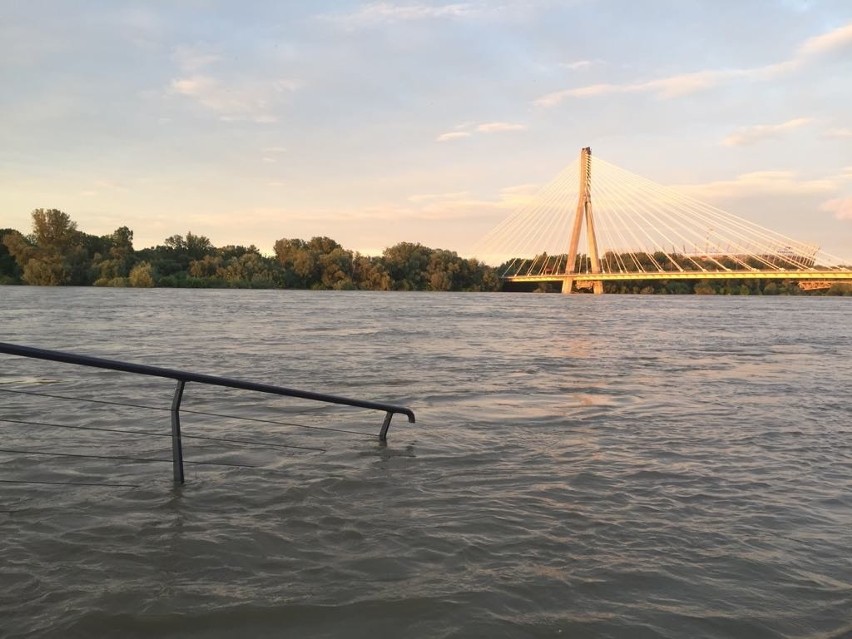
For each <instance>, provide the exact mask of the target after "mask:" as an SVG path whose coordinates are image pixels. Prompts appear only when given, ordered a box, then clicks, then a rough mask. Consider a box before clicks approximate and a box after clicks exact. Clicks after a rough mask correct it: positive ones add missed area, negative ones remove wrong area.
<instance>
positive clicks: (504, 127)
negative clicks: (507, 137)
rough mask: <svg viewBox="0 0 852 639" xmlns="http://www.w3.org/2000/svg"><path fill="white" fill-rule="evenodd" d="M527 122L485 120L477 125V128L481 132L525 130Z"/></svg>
mask: <svg viewBox="0 0 852 639" xmlns="http://www.w3.org/2000/svg"><path fill="white" fill-rule="evenodd" d="M526 128H527V125H526V124H517V123H512V122H485V123H483V124H479V125H477V126H476V130H477V131H479V132H480V133H502V132H504V131H524V130H526Z"/></svg>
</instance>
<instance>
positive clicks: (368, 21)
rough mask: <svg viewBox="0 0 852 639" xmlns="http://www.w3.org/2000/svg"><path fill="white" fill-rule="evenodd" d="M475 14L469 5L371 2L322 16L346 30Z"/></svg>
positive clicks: (474, 10)
mask: <svg viewBox="0 0 852 639" xmlns="http://www.w3.org/2000/svg"><path fill="white" fill-rule="evenodd" d="M475 12H476V7H474V6H473V5H472V4H469V3H456V4H431V3H418V2H411V3H404V4H395V3H392V2H372V3H370V4H366V5H364V6H363V7H360V8H359V9H357V10H356V11H351V12H339V13H329V14H325V15H324V16H322V17H323V18H325V19H326V20H330V21H332V22H335V23H337V24H340V25H342V26H344V27H348V28H356V27H363V26H371V25H381V24H387V23H392V22H404V21H405V22H408V21H415V20H435V19H442V18H443V19H447V18H463V17H466V16H469V15H471V14H473V13H475Z"/></svg>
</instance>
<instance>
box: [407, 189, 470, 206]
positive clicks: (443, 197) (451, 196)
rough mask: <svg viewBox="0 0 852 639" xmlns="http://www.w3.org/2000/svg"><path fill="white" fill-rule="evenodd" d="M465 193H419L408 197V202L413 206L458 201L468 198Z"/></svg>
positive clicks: (467, 194)
mask: <svg viewBox="0 0 852 639" xmlns="http://www.w3.org/2000/svg"><path fill="white" fill-rule="evenodd" d="M469 196H470V194H469V193H468V192H467V191H456V192H454V193H419V194H416V195H410V196H408V201H409V202H413V203H414V204H422V203H425V202H440V201H447V200H459V199H463V198H467V197H469Z"/></svg>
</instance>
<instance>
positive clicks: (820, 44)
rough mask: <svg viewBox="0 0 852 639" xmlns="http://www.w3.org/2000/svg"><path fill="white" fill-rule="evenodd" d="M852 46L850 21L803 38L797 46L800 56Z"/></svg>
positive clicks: (851, 24)
mask: <svg viewBox="0 0 852 639" xmlns="http://www.w3.org/2000/svg"><path fill="white" fill-rule="evenodd" d="M847 47H852V23H849V24H847V25H846V26H843V27H839V28H837V29H834V30H833V31H829V32H828V33H823V34H822V35H818V36H816V37H813V38H809V39H807V40H805V41H804V42H803V43H802V45H801V46H800V47H799V48H798V50H797V53H798V54H799V55H800V56H818V55H823V54H826V53H831V52H833V51H838V50H840V49H845V48H847Z"/></svg>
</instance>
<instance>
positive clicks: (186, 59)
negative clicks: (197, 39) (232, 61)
mask: <svg viewBox="0 0 852 639" xmlns="http://www.w3.org/2000/svg"><path fill="white" fill-rule="evenodd" d="M172 58H173V59H174V61H175V62H176V63H177V65H178V67H179V68H180V69H181V70H182V71H183V72H185V73H194V72H196V71H198V70H200V69H203V68H204V67H207V66H210V65H211V64H215V63H216V62H218V61H219V60H221V56H219V55H218V54H216V53H210V52H209V51H205V50H202V49H199V48H197V47H190V46H187V45H181V46H178V47H176V48H175V50H174V53H173V54H172Z"/></svg>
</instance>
